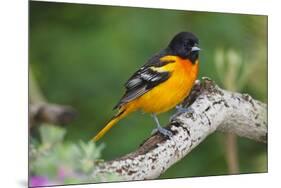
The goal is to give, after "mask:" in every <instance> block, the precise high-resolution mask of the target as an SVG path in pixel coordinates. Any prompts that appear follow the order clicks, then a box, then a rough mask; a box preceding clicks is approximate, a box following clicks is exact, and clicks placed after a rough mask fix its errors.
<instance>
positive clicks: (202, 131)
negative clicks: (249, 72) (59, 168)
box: [93, 78, 267, 180]
mask: <svg viewBox="0 0 281 188" xmlns="http://www.w3.org/2000/svg"><path fill="white" fill-rule="evenodd" d="M189 105H190V107H191V108H192V109H193V111H192V112H186V113H182V114H180V115H178V116H177V117H176V118H174V119H173V120H172V121H171V122H170V123H169V125H168V126H167V127H166V128H167V129H169V130H171V131H172V132H173V136H172V137H171V138H165V137H164V136H162V135H161V134H159V133H156V134H154V135H152V136H151V137H150V138H148V139H147V140H146V141H145V142H144V143H143V144H142V145H141V146H140V147H139V148H138V149H137V150H136V151H134V152H132V153H129V154H127V155H125V156H123V157H121V158H119V159H116V160H112V161H108V162H103V163H98V164H97V165H96V168H95V170H94V172H93V176H97V175H98V176H99V177H102V175H103V174H107V173H117V174H118V175H119V176H120V177H121V178H122V179H123V180H144V179H154V178H157V177H159V176H160V175H161V174H162V173H163V172H165V171H166V170H167V169H168V168H169V167H170V166H172V165H173V164H174V163H176V162H177V161H179V160H181V159H182V158H183V157H185V156H186V155H187V154H188V153H189V152H190V151H191V150H192V149H193V148H195V147H196V146H197V145H198V144H200V143H201V142H202V141H203V140H204V139H205V138H206V137H207V136H208V135H210V134H212V133H213V132H215V131H217V130H218V131H222V132H230V133H234V134H236V135H238V136H241V137H246V138H249V139H253V140H255V141H259V142H264V143H266V142H267V106H266V104H263V103H261V102H259V101H257V100H254V99H253V98H252V97H251V96H249V95H248V94H240V93H234V92H229V91H226V90H223V89H220V88H219V87H218V86H217V85H216V84H215V83H214V82H212V81H211V80H210V79H207V78H203V81H202V82H201V83H197V84H196V85H195V87H194V89H193V91H192V92H191V95H190V96H189V97H188V99H187V100H186V101H184V102H183V106H184V107H187V106H189Z"/></svg>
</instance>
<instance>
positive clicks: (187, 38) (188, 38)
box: [168, 32, 200, 63]
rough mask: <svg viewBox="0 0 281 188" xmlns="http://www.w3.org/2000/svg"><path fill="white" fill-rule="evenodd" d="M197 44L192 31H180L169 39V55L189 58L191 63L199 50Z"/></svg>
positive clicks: (195, 58) (197, 41) (197, 55)
mask: <svg viewBox="0 0 281 188" xmlns="http://www.w3.org/2000/svg"><path fill="white" fill-rule="evenodd" d="M198 44H199V40H198V38H197V37H196V36H195V35H194V34H193V33H190V32H181V33H178V34H177V35H176V36H174V38H173V39H172V40H171V42H170V44H169V46H168V52H169V53H171V55H176V56H179V57H181V58H183V59H189V60H190V61H191V62H192V63H195V61H196V60H197V59H198V57H199V51H200V48H199V47H198Z"/></svg>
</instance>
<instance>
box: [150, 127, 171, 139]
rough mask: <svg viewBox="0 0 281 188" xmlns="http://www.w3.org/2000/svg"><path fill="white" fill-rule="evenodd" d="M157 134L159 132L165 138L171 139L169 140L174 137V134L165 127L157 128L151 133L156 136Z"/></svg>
mask: <svg viewBox="0 0 281 188" xmlns="http://www.w3.org/2000/svg"><path fill="white" fill-rule="evenodd" d="M156 132H159V133H161V134H162V135H163V136H165V137H169V138H171V137H172V136H173V133H172V132H171V131H170V130H168V129H166V128H163V127H157V128H155V129H153V130H152V132H151V134H155V133H156Z"/></svg>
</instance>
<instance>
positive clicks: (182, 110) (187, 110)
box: [170, 106, 194, 122]
mask: <svg viewBox="0 0 281 188" xmlns="http://www.w3.org/2000/svg"><path fill="white" fill-rule="evenodd" d="M176 110H177V112H176V113H175V114H173V115H172V116H171V117H170V122H172V121H173V120H174V119H175V118H176V117H177V116H179V115H180V114H182V113H190V114H193V113H194V110H193V108H191V107H188V108H184V107H182V106H176Z"/></svg>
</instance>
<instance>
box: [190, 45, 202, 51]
mask: <svg viewBox="0 0 281 188" xmlns="http://www.w3.org/2000/svg"><path fill="white" fill-rule="evenodd" d="M200 50H201V49H200V48H199V47H198V46H193V47H192V48H191V51H192V52H196V51H200Z"/></svg>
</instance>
